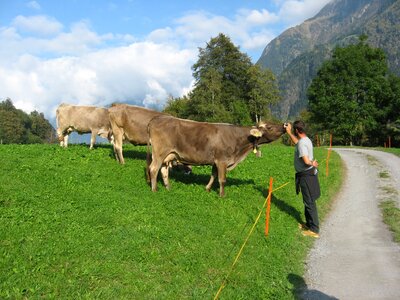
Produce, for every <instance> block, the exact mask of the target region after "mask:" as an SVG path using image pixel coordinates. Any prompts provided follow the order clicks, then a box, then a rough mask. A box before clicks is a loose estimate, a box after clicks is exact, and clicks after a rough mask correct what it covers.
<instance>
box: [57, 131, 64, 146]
mask: <svg viewBox="0 0 400 300" xmlns="http://www.w3.org/2000/svg"><path fill="white" fill-rule="evenodd" d="M57 136H58V141H59V142H60V146H61V147H64V133H63V130H62V129H61V128H60V127H59V128H57Z"/></svg>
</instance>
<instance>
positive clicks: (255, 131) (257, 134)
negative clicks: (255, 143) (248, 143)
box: [250, 128, 262, 138]
mask: <svg viewBox="0 0 400 300" xmlns="http://www.w3.org/2000/svg"><path fill="white" fill-rule="evenodd" d="M250 134H251V135H252V136H254V137H257V138H259V137H262V132H261V131H260V130H258V129H255V128H253V129H251V130H250Z"/></svg>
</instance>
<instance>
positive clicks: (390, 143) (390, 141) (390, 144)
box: [389, 135, 392, 148]
mask: <svg viewBox="0 0 400 300" xmlns="http://www.w3.org/2000/svg"><path fill="white" fill-rule="evenodd" d="M389 148H392V139H391V137H390V135H389Z"/></svg>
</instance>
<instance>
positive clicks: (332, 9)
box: [257, 0, 400, 119]
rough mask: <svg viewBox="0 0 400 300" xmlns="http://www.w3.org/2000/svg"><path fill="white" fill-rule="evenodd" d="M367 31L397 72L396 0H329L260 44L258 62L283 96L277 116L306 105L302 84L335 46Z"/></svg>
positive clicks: (399, 12)
mask: <svg viewBox="0 0 400 300" xmlns="http://www.w3.org/2000/svg"><path fill="white" fill-rule="evenodd" d="M361 34H366V35H367V36H368V43H369V44H370V45H371V46H373V47H380V48H382V49H383V50H384V51H385V53H386V54H387V57H388V62H389V68H390V70H391V71H392V72H394V73H396V74H397V75H400V71H399V70H400V61H399V54H400V50H399V48H398V47H397V46H396V45H398V44H399V42H400V1H399V0H397V1H396V0H352V1H349V0H333V1H331V2H330V3H328V4H327V5H326V6H325V7H324V8H323V9H322V10H321V11H320V12H319V13H318V14H317V15H316V16H315V17H313V18H311V19H308V20H306V21H305V22H303V23H302V24H300V25H298V26H296V27H293V28H290V29H288V30H286V31H285V32H283V33H282V34H281V35H279V36H278V37H277V38H275V39H274V40H272V41H271V42H270V43H269V44H268V45H267V46H266V47H265V49H264V51H263V53H262V55H261V57H260V59H259V60H258V62H257V63H258V64H260V65H261V66H263V67H265V68H269V69H271V70H272V71H273V72H274V73H275V75H276V76H277V78H278V81H279V88H280V91H281V94H282V101H281V102H280V103H279V104H278V105H277V106H276V107H275V108H274V114H275V115H276V116H277V117H278V118H280V119H287V118H288V117H292V116H295V115H297V114H298V113H299V111H300V110H301V109H303V108H305V107H306V106H307V97H306V90H307V88H308V86H309V84H310V82H311V80H312V78H313V77H314V76H315V75H316V73H317V71H318V69H319V67H320V66H321V64H322V62H323V61H324V60H325V59H327V58H329V57H330V55H331V51H332V49H333V48H334V47H335V46H338V45H339V46H343V45H348V44H349V43H353V42H355V41H357V40H358V36H359V35H361Z"/></svg>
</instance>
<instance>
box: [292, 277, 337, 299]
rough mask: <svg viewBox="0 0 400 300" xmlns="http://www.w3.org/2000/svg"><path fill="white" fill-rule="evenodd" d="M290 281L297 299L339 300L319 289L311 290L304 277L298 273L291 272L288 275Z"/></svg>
mask: <svg viewBox="0 0 400 300" xmlns="http://www.w3.org/2000/svg"><path fill="white" fill-rule="evenodd" d="M287 279H288V280H289V282H290V283H291V284H292V285H293V288H292V293H293V296H294V298H295V299H301V300H306V299H307V300H338V298H336V297H333V296H329V295H327V294H325V293H322V292H320V291H317V290H310V289H308V286H307V284H306V282H305V280H304V279H303V277H301V276H299V275H297V274H292V273H291V274H289V275H288V276H287Z"/></svg>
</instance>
